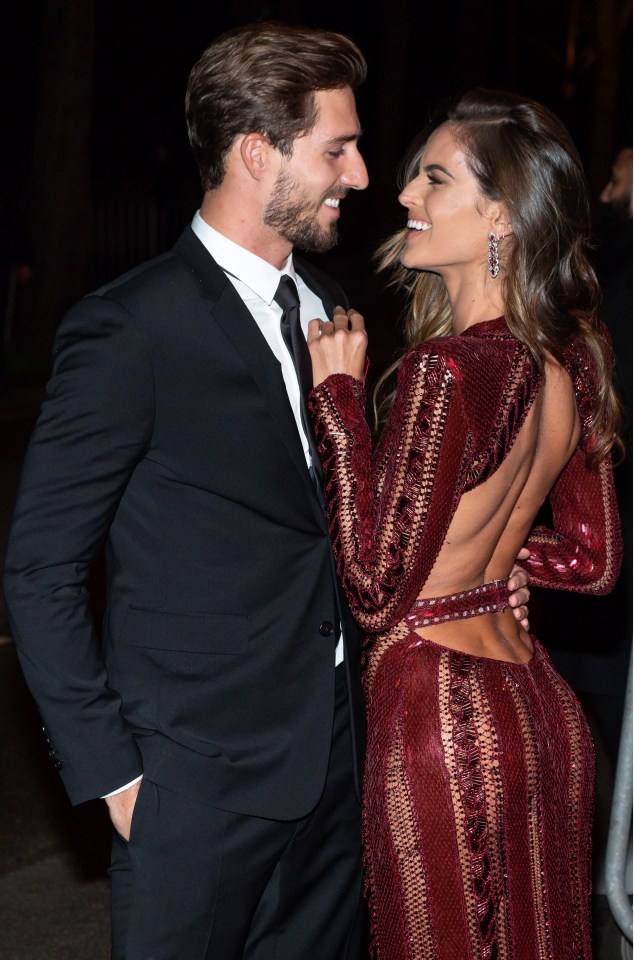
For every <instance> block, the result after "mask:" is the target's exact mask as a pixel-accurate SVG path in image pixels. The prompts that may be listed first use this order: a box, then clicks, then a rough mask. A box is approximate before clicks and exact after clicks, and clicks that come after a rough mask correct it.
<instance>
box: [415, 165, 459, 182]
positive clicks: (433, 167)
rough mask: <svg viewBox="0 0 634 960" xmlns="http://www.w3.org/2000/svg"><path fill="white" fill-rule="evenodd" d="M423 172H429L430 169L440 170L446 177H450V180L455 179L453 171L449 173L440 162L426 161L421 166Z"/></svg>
mask: <svg viewBox="0 0 634 960" xmlns="http://www.w3.org/2000/svg"><path fill="white" fill-rule="evenodd" d="M423 170H424V171H425V173H429V172H430V170H440V172H441V173H445V174H446V175H447V176H448V177H451V179H452V180H455V179H456V178H455V177H454V175H453V173H449V171H448V170H447V168H446V167H443V166H442V164H440V163H428V164H427V165H426V166H424V167H423Z"/></svg>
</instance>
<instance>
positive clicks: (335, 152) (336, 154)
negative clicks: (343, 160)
mask: <svg viewBox="0 0 634 960" xmlns="http://www.w3.org/2000/svg"><path fill="white" fill-rule="evenodd" d="M343 153H344V151H343V150H329V151H328V156H329V157H343Z"/></svg>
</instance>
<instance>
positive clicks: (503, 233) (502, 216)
mask: <svg viewBox="0 0 634 960" xmlns="http://www.w3.org/2000/svg"><path fill="white" fill-rule="evenodd" d="M482 215H483V216H484V218H485V219H486V221H487V230H488V232H489V233H494V234H495V235H496V237H497V238H498V240H501V239H502V238H503V237H508V235H509V234H510V233H513V225H512V223H511V220H510V218H509V215H508V213H507V212H506V207H505V206H504V204H503V203H501V202H500V201H499V200H487V201H486V204H485V207H484V210H483V214H482Z"/></svg>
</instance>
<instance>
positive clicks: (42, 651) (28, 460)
mask: <svg viewBox="0 0 634 960" xmlns="http://www.w3.org/2000/svg"><path fill="white" fill-rule="evenodd" d="M153 418H154V383H153V375H152V367H151V361H150V355H149V351H148V348H147V345H146V343H145V341H144V337H143V335H142V333H141V332H140V331H139V330H138V328H137V326H136V324H135V322H134V320H133V318H132V317H131V316H130V315H129V314H128V312H127V311H126V310H125V309H124V308H123V307H122V306H121V305H120V304H118V303H116V302H114V301H111V300H108V299H107V298H105V297H98V296H93V297H89V298H87V299H85V300H84V301H82V302H81V303H80V304H78V305H77V306H76V307H75V308H73V310H72V311H71V312H70V313H69V314H68V315H67V317H66V318H65V319H64V321H63V322H62V325H61V326H60V330H59V332H58V335H57V338H56V344H55V349H54V363H53V371H52V375H51V379H50V382H49V384H48V388H47V399H46V400H45V402H44V404H43V407H42V411H41V414H40V417H39V419H38V422H37V424H36V426H35V430H34V432H33V436H32V438H31V441H30V444H29V447H28V450H27V454H26V457H25V461H24V465H23V471H22V477H21V481H20V486H19V490H18V495H17V500H16V505H15V511H14V517H13V521H12V525H11V529H10V534H9V544H8V550H7V554H6V561H5V574H4V584H3V585H4V594H5V599H6V604H7V608H8V613H9V619H10V624H11V629H12V632H13V637H14V640H15V644H16V648H17V652H18V656H19V658H20V662H21V665H22V668H23V671H24V675H25V678H26V681H27V684H28V685H29V687H30V690H31V692H32V694H33V696H34V699H35V701H36V704H37V706H38V709H39V711H40V714H41V717H42V721H43V724H44V729H45V732H46V736H47V739H48V740H49V744H50V746H51V751H52V755H53V754H54V756H55V758H56V765H57V766H58V768H59V770H60V775H61V777H62V779H63V781H64V783H65V786H66V788H67V791H68V793H69V796H70V798H71V801H72V802H73V803H80V802H83V801H84V800H88V799H91V798H93V797H97V796H102V795H104V794H106V793H108V792H110V791H111V790H114V789H117V788H118V787H120V786H121V785H122V784H123V783H126V782H128V781H130V780H133V779H134V778H135V777H136V776H138V775H139V774H140V773H141V772H142V770H141V761H140V755H139V752H138V750H137V748H136V745H135V742H134V739H133V737H132V734H131V731H130V730H129V728H128V727H127V725H126V723H125V721H124V719H123V717H122V716H121V714H120V702H119V698H118V696H117V694H116V693H115V692H114V691H113V690H111V689H110V688H109V686H108V677H107V674H106V669H105V665H104V661H103V658H102V653H101V649H100V644H99V641H98V638H97V634H96V631H95V626H94V623H93V620H92V618H91V615H90V608H89V593H88V587H87V583H88V576H89V572H90V568H91V565H92V564H93V562H94V561H95V559H96V558H97V556H98V554H99V552H100V550H101V547H102V545H103V543H104V541H105V538H106V536H107V534H108V529H109V527H110V524H111V522H112V519H113V517H114V515H115V512H116V510H117V505H118V503H119V500H120V498H121V496H122V494H123V492H124V490H125V487H126V484H127V483H128V480H129V478H130V476H131V474H132V472H133V470H134V468H135V465H136V464H137V463H138V461H139V460H140V459H141V457H142V456H143V454H144V452H145V450H146V449H147V446H148V444H149V442H150V438H151V435H152V427H153Z"/></svg>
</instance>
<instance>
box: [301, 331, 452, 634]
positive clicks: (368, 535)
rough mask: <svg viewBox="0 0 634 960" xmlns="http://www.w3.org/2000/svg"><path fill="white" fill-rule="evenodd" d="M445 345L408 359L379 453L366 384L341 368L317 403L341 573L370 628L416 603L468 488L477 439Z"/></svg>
mask: <svg viewBox="0 0 634 960" xmlns="http://www.w3.org/2000/svg"><path fill="white" fill-rule="evenodd" d="M437 349H438V347H434V348H431V347H422V348H420V349H419V350H418V351H417V352H416V354H415V355H414V356H411V357H410V358H409V359H408V361H407V363H405V362H404V363H403V364H402V365H401V370H400V372H399V388H398V391H397V398H396V400H395V403H394V406H393V408H392V413H391V416H390V423H389V424H388V425H387V426H386V436H387V437H388V439H387V442H386V443H385V445H384V447H383V448H381V446H380V445H379V448H378V449H377V451H375V454H373V453H372V450H371V437H370V430H369V427H368V425H367V421H366V418H365V391H364V390H363V387H362V385H361V383H360V381H358V380H355V379H354V378H353V377H349V376H345V375H340V374H335V375H333V376H330V377H328V378H327V379H326V380H325V381H324V382H323V383H322V384H320V385H319V386H318V387H316V388H315V389H314V390H313V391H312V393H311V396H310V400H309V403H310V407H311V413H312V416H313V419H314V421H315V432H316V436H317V443H318V447H319V452H320V456H321V459H322V463H323V467H324V489H325V493H326V504H327V512H328V520H329V528H330V537H331V542H332V547H333V551H334V554H335V558H336V565H337V572H338V574H339V576H340V578H341V583H342V585H343V589H344V591H345V593H346V596H347V598H348V601H349V604H350V608H351V610H352V613H353V616H354V617H355V619H356V620H357V622H358V623H359V624H360V626H361V627H362V628H363V629H364V630H366V631H367V632H370V633H376V632H380V631H382V630H385V629H387V628H388V627H390V626H392V625H393V624H395V623H397V622H398V620H400V619H401V618H402V616H403V615H404V614H405V613H407V611H408V610H409V609H410V607H411V604H412V602H413V600H414V599H415V598H416V596H417V595H418V593H419V592H420V587H421V584H424V583H425V581H426V579H427V577H428V575H429V572H430V570H431V568H432V566H433V564H434V562H435V559H436V557H437V555H438V553H439V551H440V548H441V546H442V544H443V541H444V537H445V534H446V532H447V530H448V528H449V524H450V522H451V518H452V517H453V514H454V512H455V510H456V507H457V504H458V501H459V499H460V495H461V493H462V489H463V484H464V464H465V463H466V462H467V460H468V458H467V457H465V448H466V446H467V444H468V443H469V437H468V430H467V427H466V422H465V417H464V413H463V406H462V401H461V396H460V389H459V387H458V379H459V378H458V376H457V370H456V368H455V365H454V363H453V361H452V360H451V359H450V358H448V357H445V356H443V355H442V354H440V355H437V354H436V351H437ZM383 449H384V450H385V457H384V456H383V452H382V451H383Z"/></svg>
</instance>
